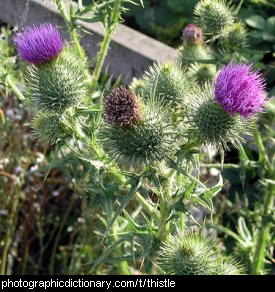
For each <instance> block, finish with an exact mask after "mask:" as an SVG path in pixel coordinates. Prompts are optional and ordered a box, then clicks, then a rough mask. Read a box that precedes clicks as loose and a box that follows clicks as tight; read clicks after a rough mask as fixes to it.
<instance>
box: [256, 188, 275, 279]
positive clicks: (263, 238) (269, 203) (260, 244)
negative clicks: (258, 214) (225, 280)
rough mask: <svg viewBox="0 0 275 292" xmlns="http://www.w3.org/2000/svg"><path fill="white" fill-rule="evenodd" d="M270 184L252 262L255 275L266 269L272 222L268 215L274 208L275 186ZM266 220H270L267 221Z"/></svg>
mask: <svg viewBox="0 0 275 292" xmlns="http://www.w3.org/2000/svg"><path fill="white" fill-rule="evenodd" d="M269 186H270V187H268V188H267V189H266V193H265V202H264V214H263V219H262V228H261V229H260V231H259V235H258V240H257V245H256V250H255V253H254V257H253V262H252V274H253V275H260V274H261V271H262V270H263V269H264V261H265V252H266V246H267V242H268V240H269V238H270V235H269V231H270V227H271V225H272V224H271V222H270V220H269V218H268V217H269V216H270V215H271V212H272V209H273V203H274V193H275V187H274V185H271V184H270V185H269ZM265 220H268V221H267V222H265Z"/></svg>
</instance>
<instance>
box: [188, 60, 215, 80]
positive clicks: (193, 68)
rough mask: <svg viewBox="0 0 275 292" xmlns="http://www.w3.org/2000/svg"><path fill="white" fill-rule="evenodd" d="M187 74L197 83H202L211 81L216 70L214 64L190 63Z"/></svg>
mask: <svg viewBox="0 0 275 292" xmlns="http://www.w3.org/2000/svg"><path fill="white" fill-rule="evenodd" d="M188 74H190V76H192V77H193V78H194V79H195V80H196V81H197V82H198V83H200V84H204V83H205V82H208V81H213V80H214V79H215V77H216V74H217V70H216V65H214V64H200V63H194V64H191V65H190V67H189V69H188Z"/></svg>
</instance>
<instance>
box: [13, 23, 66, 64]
mask: <svg viewBox="0 0 275 292" xmlns="http://www.w3.org/2000/svg"><path fill="white" fill-rule="evenodd" d="M14 41H15V44H16V47H17V50H18V52H19V54H20V56H21V58H22V59H23V60H25V61H27V62H29V63H33V64H42V63H45V62H48V61H51V60H53V59H54V58H55V57H57V55H58V54H59V53H60V52H61V50H62V48H63V42H62V39H61V37H60V34H59V31H58V29H57V28H56V26H54V25H52V24H50V23H43V24H40V25H39V26H32V27H27V28H26V29H25V30H24V31H23V32H20V33H17V34H16V36H15V38H14Z"/></svg>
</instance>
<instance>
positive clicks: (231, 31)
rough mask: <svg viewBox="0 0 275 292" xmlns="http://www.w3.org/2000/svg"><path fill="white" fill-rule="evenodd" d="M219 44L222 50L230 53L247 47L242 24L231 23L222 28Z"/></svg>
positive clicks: (245, 32) (245, 33) (245, 34)
mask: <svg viewBox="0 0 275 292" xmlns="http://www.w3.org/2000/svg"><path fill="white" fill-rule="evenodd" d="M220 43H221V45H222V47H223V49H225V50H227V51H231V52H235V51H240V50H242V49H244V48H245V47H246V45H247V31H246V29H245V26H244V25H243V24H242V23H239V22H237V23H233V24H232V25H230V26H226V27H224V29H223V30H222V33H221V38H220Z"/></svg>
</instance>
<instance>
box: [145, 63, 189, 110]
mask: <svg viewBox="0 0 275 292" xmlns="http://www.w3.org/2000/svg"><path fill="white" fill-rule="evenodd" d="M190 88H191V85H190V82H189V81H188V80H187V78H186V74H185V73H184V71H183V69H182V68H181V67H180V66H179V65H178V64H177V63H164V64H154V65H153V66H151V67H150V68H149V71H147V72H145V74H144V94H145V96H150V94H151V93H152V92H153V94H154V95H155V96H156V97H161V98H162V99H163V101H164V102H166V103H171V104H172V105H176V104H178V103H179V102H181V103H182V102H184V98H185V93H186V92H188V91H189V90H190Z"/></svg>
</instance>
